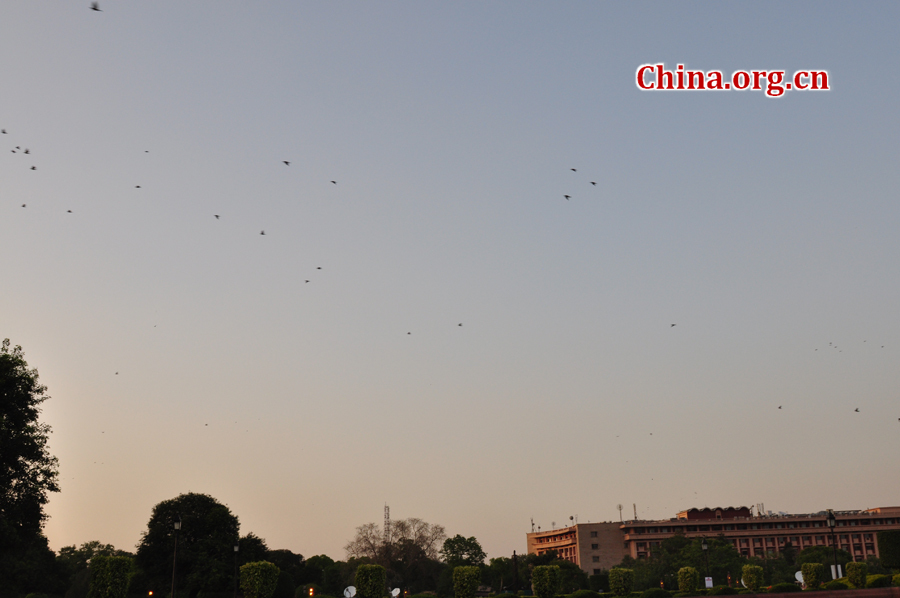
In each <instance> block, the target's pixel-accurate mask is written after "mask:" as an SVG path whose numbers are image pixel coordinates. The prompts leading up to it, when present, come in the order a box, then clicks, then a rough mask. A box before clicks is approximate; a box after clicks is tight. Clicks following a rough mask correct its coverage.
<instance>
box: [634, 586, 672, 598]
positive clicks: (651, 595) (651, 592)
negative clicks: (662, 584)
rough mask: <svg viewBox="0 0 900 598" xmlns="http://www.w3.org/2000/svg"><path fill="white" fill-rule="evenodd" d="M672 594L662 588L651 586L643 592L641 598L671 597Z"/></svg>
mask: <svg viewBox="0 0 900 598" xmlns="http://www.w3.org/2000/svg"><path fill="white" fill-rule="evenodd" d="M671 596H672V594H670V593H669V592H667V591H665V590H664V589H662V588H649V589H646V590H644V591H643V592H641V598H671Z"/></svg>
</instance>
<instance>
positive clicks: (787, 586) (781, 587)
mask: <svg viewBox="0 0 900 598" xmlns="http://www.w3.org/2000/svg"><path fill="white" fill-rule="evenodd" d="M799 591H800V586H798V585H797V584H795V583H790V582H787V581H786V582H784V583H776V584H775V585H773V586H772V587H771V588H769V593H770V594H786V593H788V592H799Z"/></svg>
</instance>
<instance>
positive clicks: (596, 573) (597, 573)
mask: <svg viewBox="0 0 900 598" xmlns="http://www.w3.org/2000/svg"><path fill="white" fill-rule="evenodd" d="M601 571H602V569H594V575H600V572H601Z"/></svg>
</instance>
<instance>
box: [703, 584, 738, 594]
mask: <svg viewBox="0 0 900 598" xmlns="http://www.w3.org/2000/svg"><path fill="white" fill-rule="evenodd" d="M737 593H738V592H737V590H735V589H734V588H732V587H729V586H716V587H714V588H713V589H711V590H710V591H709V595H710V596H734V595H735V594H737Z"/></svg>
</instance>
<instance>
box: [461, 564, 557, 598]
mask: <svg viewBox="0 0 900 598" xmlns="http://www.w3.org/2000/svg"><path fill="white" fill-rule="evenodd" d="M480 583H481V569H479V568H478V567H454V569H453V595H454V596H456V598H475V590H477V589H478V584H480ZM552 596H553V594H550V596H548V597H547V598H552Z"/></svg>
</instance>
